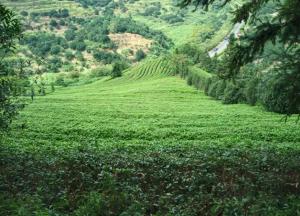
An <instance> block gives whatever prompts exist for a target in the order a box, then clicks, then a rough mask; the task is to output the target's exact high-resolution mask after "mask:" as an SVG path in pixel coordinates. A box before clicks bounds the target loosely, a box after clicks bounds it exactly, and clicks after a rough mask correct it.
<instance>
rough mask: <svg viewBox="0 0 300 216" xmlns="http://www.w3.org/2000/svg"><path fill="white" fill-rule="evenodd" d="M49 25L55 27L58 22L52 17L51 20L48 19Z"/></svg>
mask: <svg viewBox="0 0 300 216" xmlns="http://www.w3.org/2000/svg"><path fill="white" fill-rule="evenodd" d="M49 25H50V26H52V27H54V28H56V27H57V26H58V23H57V22H56V20H53V19H52V20H51V21H50V23H49Z"/></svg>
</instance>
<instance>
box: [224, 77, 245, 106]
mask: <svg viewBox="0 0 300 216" xmlns="http://www.w3.org/2000/svg"><path fill="white" fill-rule="evenodd" d="M241 98H242V94H241V91H240V88H239V87H238V86H237V85H235V84H233V83H232V82H228V83H227V86H226V88H225V91H224V97H223V103H224V104H236V103H238V102H240V101H241Z"/></svg>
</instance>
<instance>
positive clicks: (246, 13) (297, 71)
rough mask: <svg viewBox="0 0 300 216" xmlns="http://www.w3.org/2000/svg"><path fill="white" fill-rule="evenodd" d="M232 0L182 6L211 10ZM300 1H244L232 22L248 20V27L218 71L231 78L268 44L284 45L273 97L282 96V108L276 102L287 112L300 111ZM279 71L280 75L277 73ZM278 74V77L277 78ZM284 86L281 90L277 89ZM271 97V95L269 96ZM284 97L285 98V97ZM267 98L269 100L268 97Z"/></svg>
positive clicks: (187, 0) (187, 1)
mask: <svg viewBox="0 0 300 216" xmlns="http://www.w3.org/2000/svg"><path fill="white" fill-rule="evenodd" d="M230 2H233V1H231V0H225V1H224V0H182V1H181V4H180V5H181V6H182V7H185V6H188V5H194V6H195V7H202V8H204V9H209V8H210V7H209V6H210V5H212V4H213V3H220V4H223V5H226V4H228V3H230ZM268 4H272V14H269V16H265V17H264V18H263V19H262V17H261V16H260V14H262V13H264V10H265V8H266V7H267V6H268ZM299 20H300V1H299V0H283V1H279V0H252V1H245V2H244V3H243V4H242V6H240V7H239V8H238V9H237V10H236V11H235V12H234V19H233V22H234V23H236V22H242V21H245V22H246V24H247V25H248V26H249V30H248V31H245V36H243V37H242V38H241V40H240V41H235V40H233V41H232V42H231V44H230V46H229V49H227V51H226V52H225V58H224V62H225V63H224V65H223V67H224V69H223V70H222V72H221V73H220V74H219V76H220V77H222V78H224V79H232V78H235V77H237V76H238V74H240V71H241V68H242V67H243V66H245V65H246V64H248V63H251V62H253V61H254V60H255V59H256V58H257V57H258V56H260V55H261V54H262V53H263V51H264V48H265V46H266V44H267V43H270V42H271V43H273V44H278V43H281V44H283V45H284V47H285V49H284V52H281V53H279V54H278V55H279V57H278V60H279V62H280V63H279V64H277V65H276V68H275V70H274V73H276V76H277V78H278V81H274V80H273V81H272V82H273V85H272V89H274V91H273V92H270V94H269V95H272V97H271V98H272V103H274V97H275V98H276V97H277V98H280V101H281V103H282V102H283V101H284V105H282V106H283V107H281V108H280V109H278V107H280V106H279V105H278V104H277V103H275V104H276V107H277V108H276V109H270V107H268V106H266V107H267V108H269V110H271V111H279V112H282V113H286V114H288V115H290V114H293V113H298V114H299V113H300V82H299V80H300V46H299V44H300V25H299ZM278 74H279V75H278ZM276 76H275V77H276ZM278 89H282V91H278ZM267 98H270V97H267ZM283 98H284V99H285V100H283ZM266 101H268V100H266Z"/></svg>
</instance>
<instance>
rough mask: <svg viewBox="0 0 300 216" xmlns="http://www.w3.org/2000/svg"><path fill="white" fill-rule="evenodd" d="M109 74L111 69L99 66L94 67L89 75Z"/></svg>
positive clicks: (102, 75)
mask: <svg viewBox="0 0 300 216" xmlns="http://www.w3.org/2000/svg"><path fill="white" fill-rule="evenodd" d="M110 75H111V69H110V68H109V67H99V68H95V69H93V70H92V71H91V73H90V77H91V78H94V77H104V76H110Z"/></svg>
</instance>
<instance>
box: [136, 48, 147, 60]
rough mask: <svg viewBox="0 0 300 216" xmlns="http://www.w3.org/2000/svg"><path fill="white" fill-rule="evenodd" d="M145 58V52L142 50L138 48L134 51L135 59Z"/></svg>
mask: <svg viewBox="0 0 300 216" xmlns="http://www.w3.org/2000/svg"><path fill="white" fill-rule="evenodd" d="M144 58H146V53H145V52H144V51H143V50H142V49H139V50H138V51H137V52H136V53H135V60H137V61H141V60H142V59H144Z"/></svg>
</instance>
